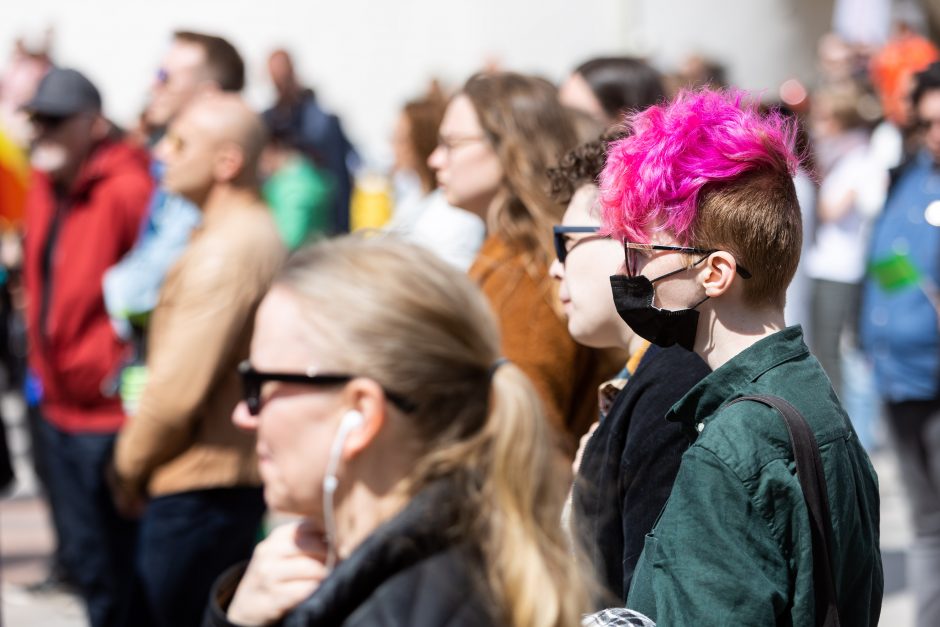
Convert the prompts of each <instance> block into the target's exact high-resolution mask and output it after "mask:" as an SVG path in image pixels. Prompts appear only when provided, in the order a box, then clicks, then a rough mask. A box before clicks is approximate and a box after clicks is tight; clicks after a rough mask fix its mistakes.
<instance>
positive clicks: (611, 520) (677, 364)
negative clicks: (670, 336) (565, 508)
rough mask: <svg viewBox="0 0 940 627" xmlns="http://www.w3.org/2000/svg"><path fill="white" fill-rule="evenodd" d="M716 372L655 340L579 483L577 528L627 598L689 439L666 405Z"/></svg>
mask: <svg viewBox="0 0 940 627" xmlns="http://www.w3.org/2000/svg"><path fill="white" fill-rule="evenodd" d="M710 372H711V370H710V369H709V368H708V365H707V364H706V363H705V362H704V361H702V359H701V358H700V357H699V356H698V355H696V354H695V353H691V352H689V351H687V350H685V349H684V348H681V347H678V346H673V347H671V348H665V349H664V348H660V347H658V346H655V345H654V346H650V347H649V349H647V351H646V354H645V355H644V356H643V359H642V360H640V364H639V366H638V367H637V369H636V372H634V374H633V376H632V377H630V380H629V381H628V382H627V385H626V387H624V389H623V390H622V391H621V392H620V394H618V395H617V398H616V399H615V400H614V403H613V405H612V406H611V408H610V411H609V412H608V413H607V417H606V418H604V419H603V420H602V421H601V424H600V426H598V428H597V430H596V431H595V432H594V435H593V436H592V437H591V439H590V441H589V442H588V444H587V446H586V448H585V450H584V454H583V456H582V458H581V466H580V468H579V470H578V475H577V477H576V478H575V484H574V498H573V503H574V523H575V529H576V532H577V534H578V537H579V538H580V539H581V541H582V542H583V543H584V546H585V547H586V549H587V552H588V556H589V558H590V560H591V563H592V564H593V566H594V569H595V573H596V575H597V576H598V578H599V579H600V581H601V583H602V584H604V585H605V587H606V588H607V590H608V591H609V592H610V594H611V595H613V597H614V599H619V600H620V601H621V602H623V603H626V600H627V593H628V592H629V590H630V582H631V580H632V578H633V570H634V568H636V563H637V560H638V559H639V557H640V553H641V552H642V551H643V543H644V539H645V537H646V534H647V533H649V531H650V530H651V529H652V528H653V523H655V522H656V518H657V517H658V516H659V512H660V511H661V510H662V508H663V506H664V505H665V504H666V499H667V498H669V493H670V492H671V491H672V484H673V483H674V482H675V480H676V473H678V472H679V462H680V461H681V459H682V454H683V453H684V452H685V450H686V449H687V448H688V447H689V440H688V439H687V438H686V437H685V436H684V435H683V434H682V431H681V430H680V426H679V425H678V424H675V423H671V422H667V421H666V412H668V411H669V409H670V408H671V407H672V406H673V405H674V404H675V403H676V402H678V401H679V399H681V398H682V397H683V396H685V394H686V392H688V391H689V390H690V389H691V388H692V386H694V385H695V384H696V383H698V382H699V381H700V380H701V379H702V378H703V377H705V376H706V375H707V374H709V373H710ZM609 601H610V600H606V602H605V605H607V604H608V603H609Z"/></svg>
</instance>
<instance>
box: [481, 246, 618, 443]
mask: <svg viewBox="0 0 940 627" xmlns="http://www.w3.org/2000/svg"><path fill="white" fill-rule="evenodd" d="M533 274H535V275H536V276H537V277H538V278H536V277H534V276H533ZM470 276H471V278H473V279H474V280H475V281H476V282H477V283H478V284H479V285H480V288H481V289H482V290H483V293H484V294H486V296H487V298H488V299H489V301H490V304H491V305H492V307H493V310H494V311H495V312H496V316H497V318H498V319H499V326H500V333H501V336H502V346H503V355H504V356H505V357H506V358H507V359H509V360H510V361H511V362H513V363H514V364H516V365H517V366H519V368H521V369H522V371H523V372H525V373H526V374H527V375H528V376H529V379H531V381H532V383H533V384H534V385H535V388H536V389H537V390H538V391H539V394H540V395H541V397H542V400H543V401H544V402H545V409H546V413H547V414H548V418H549V420H550V421H551V423H552V424H553V425H554V426H555V427H556V428H557V429H558V431H559V433H560V434H561V435H562V437H563V440H564V441H563V445H564V448H565V450H566V452H567V453H569V454H573V453H574V451H575V450H577V445H578V439H579V438H580V437H581V435H583V434H584V433H585V432H587V430H588V428H589V427H590V426H591V424H592V423H593V422H594V421H595V420H597V416H598V414H597V388H598V386H599V385H600V384H601V383H602V382H603V381H604V380H605V379H608V378H610V376H612V375H613V374H614V373H616V372H617V370H618V369H619V368H618V366H617V365H616V362H615V361H613V360H610V359H607V358H606V356H605V355H604V354H602V353H600V352H598V351H595V350H592V349H589V348H587V347H584V346H581V345H580V344H577V343H576V342H575V341H574V340H573V339H572V338H571V335H570V334H569V333H568V325H567V323H566V321H565V319H564V317H563V316H562V314H561V313H560V312H559V311H558V305H557V301H556V292H555V288H554V285H553V283H552V279H551V278H550V277H549V276H548V269H547V268H545V267H541V268H535V271H534V272H530V271H529V270H527V268H526V261H525V258H524V255H523V254H522V253H520V252H515V251H513V250H512V249H511V248H510V247H509V246H508V245H507V244H505V243H504V242H503V241H502V240H501V239H500V238H498V237H497V236H490V237H488V238H487V239H486V241H485V242H483V247H482V248H481V249H480V253H479V254H478V256H477V259H476V261H475V262H474V263H473V266H472V267H471V268H470ZM622 363H623V362H622V361H621V362H620V365H621V366H622Z"/></svg>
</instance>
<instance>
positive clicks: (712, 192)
mask: <svg viewBox="0 0 940 627" xmlns="http://www.w3.org/2000/svg"><path fill="white" fill-rule="evenodd" d="M698 206H699V209H698V215H697V216H696V218H695V224H694V225H693V228H692V232H693V233H694V236H693V241H692V245H693V246H695V247H698V248H705V249H719V250H726V251H728V252H730V253H731V254H732V255H734V258H735V260H736V261H737V263H738V265H740V266H741V267H743V268H746V269H747V270H748V271H749V272H750V273H751V277H750V278H749V279H747V280H746V281H744V293H743V295H744V301H745V302H746V303H748V304H750V305H753V306H763V305H772V306H775V307H782V306H783V305H784V302H785V301H786V288H787V286H788V285H789V284H790V281H791V280H792V279H793V275H794V274H795V273H796V267H797V264H799V262H800V249H801V247H802V245H803V219H802V216H801V215H800V203H799V201H798V200H797V197H796V188H795V187H794V185H793V179H792V178H790V175H789V174H788V173H787V172H786V171H785V170H769V169H761V170H756V171H754V172H749V173H747V174H745V175H744V176H741V177H739V178H737V179H734V180H732V181H728V182H721V183H712V184H710V185H708V186H706V187H705V188H704V189H703V190H702V196H701V199H700V201H699V205H698Z"/></svg>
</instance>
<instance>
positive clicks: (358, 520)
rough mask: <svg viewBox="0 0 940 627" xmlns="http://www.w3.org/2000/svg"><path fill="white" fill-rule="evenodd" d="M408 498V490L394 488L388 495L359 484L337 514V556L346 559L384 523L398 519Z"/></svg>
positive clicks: (345, 499) (343, 502) (357, 483)
mask: <svg viewBox="0 0 940 627" xmlns="http://www.w3.org/2000/svg"><path fill="white" fill-rule="evenodd" d="M407 503H408V498H407V497H406V496H405V491H404V490H403V489H400V488H395V487H393V488H392V489H389V490H388V491H387V492H385V493H384V494H377V493H375V492H373V491H372V490H371V489H370V488H369V487H368V486H366V485H365V483H363V482H361V481H357V482H356V483H355V484H353V486H352V487H351V488H350V491H349V493H348V494H346V496H345V498H343V500H342V502H341V503H337V511H336V529H337V532H336V535H337V538H336V555H337V557H338V558H339V559H340V560H344V559H346V558H347V557H349V556H350V554H351V553H352V552H353V551H354V550H355V549H356V547H358V546H359V545H360V544H362V542H363V541H364V540H365V539H366V538H368V537H369V536H370V535H372V532H374V531H375V530H376V529H378V528H379V527H380V526H381V525H382V524H383V523H385V522H386V521H388V520H390V519H392V518H393V517H395V515H396V514H398V513H399V512H400V511H401V510H402V509H404V507H405V505H406V504H407Z"/></svg>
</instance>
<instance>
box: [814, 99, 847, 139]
mask: <svg viewBox="0 0 940 627" xmlns="http://www.w3.org/2000/svg"><path fill="white" fill-rule="evenodd" d="M810 129H811V132H812V135H813V137H814V138H819V139H825V138H829V137H834V136H836V135H838V134H839V133H841V132H842V131H843V129H842V127H841V125H840V124H839V121H838V120H837V119H836V117H835V116H834V115H833V112H832V105H831V104H830V103H829V102H828V101H827V100H826V99H825V98H821V99H817V100H816V101H815V102H813V107H812V109H810Z"/></svg>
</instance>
